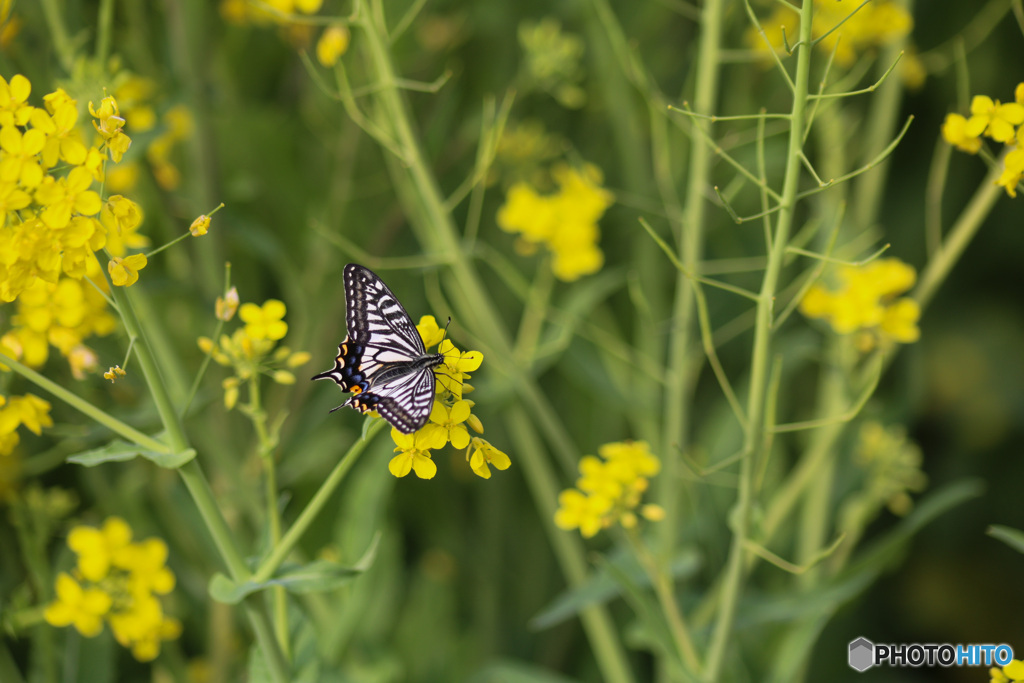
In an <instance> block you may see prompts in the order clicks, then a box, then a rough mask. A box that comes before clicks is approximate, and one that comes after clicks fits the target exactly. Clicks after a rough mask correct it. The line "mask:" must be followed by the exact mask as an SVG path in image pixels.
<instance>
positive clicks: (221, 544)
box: [111, 287, 288, 683]
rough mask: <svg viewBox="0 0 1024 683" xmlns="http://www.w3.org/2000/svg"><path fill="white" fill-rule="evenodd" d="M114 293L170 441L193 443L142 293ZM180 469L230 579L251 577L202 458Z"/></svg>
mask: <svg viewBox="0 0 1024 683" xmlns="http://www.w3.org/2000/svg"><path fill="white" fill-rule="evenodd" d="M111 294H112V295H113V298H114V301H115V303H116V304H117V307H118V311H119V312H120V314H121V320H122V322H123V323H124V327H125V330H126V331H127V332H128V336H129V337H131V338H132V339H134V340H135V354H136V357H137V358H138V359H139V365H140V366H142V372H143V374H144V375H145V376H146V383H147V385H148V386H149V390H150V393H151V394H152V395H153V402H154V403H155V404H156V408H157V412H158V413H159V414H160V419H161V421H162V422H163V425H164V431H165V432H166V434H167V439H168V441H169V443H170V446H171V448H172V449H173V450H174V451H175V452H178V451H183V450H185V449H187V448H188V447H189V446H188V439H187V438H186V436H185V430H184V428H183V426H182V424H181V419H180V418H179V416H178V411H177V410H175V408H174V405H173V404H172V403H171V399H170V396H169V395H168V392H167V386H166V384H165V383H164V381H163V377H162V375H161V374H160V368H159V367H158V366H157V364H156V362H155V361H154V360H153V354H152V353H151V351H150V347H149V342H148V340H147V339H146V335H145V334H144V331H143V330H142V326H141V325H140V324H139V318H138V316H137V315H136V314H135V307H134V302H135V301H136V300H138V299H139V298H140V295H138V294H136V293H135V291H134V290H127V289H126V288H124V287H113V288H112V289H111ZM178 474H179V476H181V479H182V481H183V482H184V483H185V487H186V488H187V489H188V492H189V494H190V495H191V496H192V500H194V501H195V504H196V507H197V508H199V514H200V515H201V516H202V518H203V522H204V523H205V524H206V527H207V529H208V530H209V532H210V535H211V536H212V537H213V540H214V543H215V544H216V546H217V550H218V551H219V552H220V555H221V558H222V559H223V560H224V564H225V565H226V566H227V568H228V571H229V572H230V574H231V578H232V579H234V580H235V581H236V582H239V583H240V582H243V581H245V580H247V579H248V578H249V576H250V574H249V568H248V567H247V566H246V564H245V560H244V559H243V558H242V555H241V553H240V552H239V551H238V548H237V547H236V546H235V543H234V537H233V535H232V533H231V530H230V529H229V528H228V525H227V522H226V521H225V520H224V516H223V515H222V514H221V511H220V508H218V507H217V502H216V498H215V497H214V495H213V490H212V489H211V488H210V483H209V481H207V479H206V475H204V474H203V470H202V468H201V467H200V466H199V461H198V460H197V459H193V460H191V461H189V462H188V463H186V464H185V465H183V466H182V467H180V468H178ZM245 611H246V614H247V616H248V617H249V622H250V624H251V626H252V629H253V633H254V635H255V636H256V641H257V642H258V643H259V647H260V651H261V652H262V653H263V655H264V657H265V660H266V664H267V668H268V669H269V671H270V674H271V677H272V678H273V680H274V681H275V683H284V681H287V680H288V667H287V664H286V663H285V659H284V655H283V654H282V653H281V650H280V648H278V646H277V641H276V640H275V639H274V637H273V633H272V631H271V629H270V622H269V620H268V619H267V616H266V613H265V612H264V611H263V610H262V609H261V607H260V605H259V602H258V600H257V599H255V598H254V599H250V600H246V602H245Z"/></svg>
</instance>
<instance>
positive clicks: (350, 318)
mask: <svg viewBox="0 0 1024 683" xmlns="http://www.w3.org/2000/svg"><path fill="white" fill-rule="evenodd" d="M345 303H346V308H347V313H346V316H345V322H346V324H347V325H348V335H349V339H351V340H352V341H354V342H357V343H359V344H362V345H364V346H367V347H372V348H374V349H378V350H379V351H380V353H379V354H378V355H377V356H376V357H374V360H376V361H378V362H381V363H396V362H401V361H405V360H413V359H416V358H419V357H420V356H423V355H424V354H426V352H427V350H426V348H424V346H423V340H422V339H421V338H420V333H419V331H417V329H416V325H414V324H413V322H412V318H410V317H409V314H408V313H407V312H406V311H405V308H403V307H402V304H401V303H399V301H398V297H396V296H395V295H394V294H393V293H392V292H391V290H390V289H388V286H387V285H386V284H384V282H383V281H382V280H381V279H380V278H379V277H377V276H376V275H374V274H373V273H372V272H371V271H369V270H367V269H366V268H364V267H362V266H360V265H357V264H355V263H350V264H348V265H347V266H345Z"/></svg>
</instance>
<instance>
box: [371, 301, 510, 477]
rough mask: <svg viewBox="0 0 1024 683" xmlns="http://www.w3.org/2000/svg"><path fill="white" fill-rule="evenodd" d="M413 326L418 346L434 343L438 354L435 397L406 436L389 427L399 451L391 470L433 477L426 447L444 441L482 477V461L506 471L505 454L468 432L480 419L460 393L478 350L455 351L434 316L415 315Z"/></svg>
mask: <svg viewBox="0 0 1024 683" xmlns="http://www.w3.org/2000/svg"><path fill="white" fill-rule="evenodd" d="M416 329H417V331H418V333H419V335H420V338H421V339H422V340H423V345H424V348H426V349H427V350H428V351H429V350H430V349H431V348H433V347H434V346H437V352H438V353H441V354H443V355H444V361H443V362H442V363H441V364H440V365H438V366H436V367H435V368H434V369H433V371H434V378H435V387H436V397H435V399H434V405H433V408H432V409H431V412H430V418H429V420H428V421H427V423H426V424H425V425H423V427H421V428H420V429H418V430H417V431H415V432H413V433H412V434H403V433H402V432H400V431H398V430H397V429H394V428H392V430H391V436H392V439H393V440H394V442H395V446H396V448H395V451H396V452H398V453H399V455H396V456H395V457H394V458H392V460H391V463H390V465H389V469H390V470H391V473H392V474H394V475H395V476H396V477H404V476H405V475H407V474H409V472H410V471H411V472H415V473H416V476H418V477H419V478H421V479H431V478H433V477H434V475H435V474H436V473H437V465H436V464H435V463H434V461H433V458H432V456H431V453H430V451H431V450H437V449H440V448H444V447H445V445H446V444H449V443H450V444H451V445H452V446H453V447H454V448H456V449H458V450H462V449H465V450H466V460H467V462H469V463H470V469H472V470H473V472H474V473H475V474H477V475H478V476H480V477H482V478H484V479H488V478H490V476H491V472H490V469H489V468H488V464H490V465H493V466H494V467H497V468H498V469H501V470H504V469H508V467H509V466H510V465H511V460H509V457H508V456H507V455H506V454H504V453H502V452H501V451H499V450H498V449H497V448H495V447H494V446H492V445H491V444H490V443H489V442H487V441H486V440H484V439H481V438H479V437H473V438H471V437H470V435H469V429H470V428H472V429H473V430H474V431H476V432H477V433H482V432H483V424H482V423H481V422H480V418H479V417H477V416H476V415H473V414H472V413H471V410H472V408H473V406H474V402H473V401H469V400H465V399H463V394H464V393H469V392H470V391H471V390H472V387H470V386H469V385H468V384H466V380H467V379H470V375H469V373H470V372H474V371H476V369H477V368H479V367H480V364H481V363H482V362H483V357H484V356H483V354H482V353H480V352H479V351H460V350H459V349H457V348H456V347H455V345H454V344H452V342H451V340H450V339H443V341H442V338H443V336H444V330H442V329H440V328H439V327H438V325H437V321H436V320H435V319H434V316H431V315H425V316H423V317H422V318H420V322H419V324H418V325H417V326H416ZM375 414H376V413H371V415H375Z"/></svg>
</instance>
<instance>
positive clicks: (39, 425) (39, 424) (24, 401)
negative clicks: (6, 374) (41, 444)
mask: <svg viewBox="0 0 1024 683" xmlns="http://www.w3.org/2000/svg"><path fill="white" fill-rule="evenodd" d="M19 426H23V427H25V429H27V430H29V431H30V432H32V433H33V434H35V435H36V436H38V435H40V434H42V432H43V427H52V426H53V418H51V417H50V404H49V402H47V401H44V400H43V399H41V398H39V397H38V396H35V395H34V394H25V395H24V396H11V397H10V398H9V399H6V400H5V401H4V402H3V403H0V435H4V434H10V433H12V432H14V430H16V429H17V428H18V427H19Z"/></svg>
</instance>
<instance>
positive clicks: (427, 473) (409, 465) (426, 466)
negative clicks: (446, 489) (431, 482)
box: [388, 427, 444, 479]
mask: <svg viewBox="0 0 1024 683" xmlns="http://www.w3.org/2000/svg"><path fill="white" fill-rule="evenodd" d="M391 438H392V440H394V442H395V446H396V448H395V452H396V453H398V455H396V456H395V457H393V458H391V462H389V463H388V470H390V471H391V474H393V475H395V476H396V477H399V478H401V477H404V476H405V475H407V474H409V472H410V471H412V472H415V473H416V476H417V477H419V478H420V479H433V478H434V475H435V474H437V465H435V464H434V461H433V460H431V459H430V449H431V448H441V447H443V446H444V441H443V440H442V441H440V443H438V441H437V435H436V434H429V433H428V434H424V433H423V430H420V431H418V432H415V433H413V434H404V433H402V432H400V431H398V430H397V429H395V428H394V427H392V428H391ZM441 438H442V439H443V435H442V436H441Z"/></svg>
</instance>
